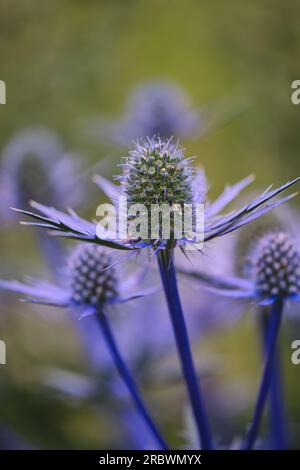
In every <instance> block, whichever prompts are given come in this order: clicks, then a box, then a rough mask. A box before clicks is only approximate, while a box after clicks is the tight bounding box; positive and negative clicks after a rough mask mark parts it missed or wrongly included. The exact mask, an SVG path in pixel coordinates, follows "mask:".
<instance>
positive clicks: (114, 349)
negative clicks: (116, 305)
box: [97, 312, 168, 450]
mask: <svg viewBox="0 0 300 470" xmlns="http://www.w3.org/2000/svg"><path fill="white" fill-rule="evenodd" d="M97 318H98V320H99V324H100V327H101V330H102V333H103V337H104V340H105V342H106V345H107V347H108V349H109V351H110V353H111V356H112V359H113V362H114V365H115V367H116V369H117V370H118V372H119V374H120V376H121V378H122V379H123V381H124V383H125V385H126V386H127V389H128V391H129V393H130V395H131V397H132V400H133V402H134V404H135V406H136V408H137V410H138V411H139V413H140V415H141V417H142V418H143V420H144V421H145V422H146V424H147V426H148V428H149V430H150V431H151V433H152V434H153V436H154V438H155V439H156V441H157V442H158V444H159V447H160V449H163V450H167V449H168V446H167V444H166V442H165V441H164V439H163V438H162V437H161V435H160V433H159V431H158V429H157V427H156V425H155V423H154V422H153V420H152V418H151V416H150V414H149V412H148V410H147V408H146V405H145V403H144V401H143V399H142V398H141V395H140V392H139V390H138V388H137V385H136V384H135V382H134V380H133V378H132V376H131V373H130V371H129V370H128V368H127V366H126V364H125V362H124V360H123V358H122V356H121V354H120V351H119V349H118V346H117V344H116V341H115V338H114V336H113V334H112V331H111V328H110V325H109V323H108V320H107V318H106V315H105V313H104V312H98V314H97Z"/></svg>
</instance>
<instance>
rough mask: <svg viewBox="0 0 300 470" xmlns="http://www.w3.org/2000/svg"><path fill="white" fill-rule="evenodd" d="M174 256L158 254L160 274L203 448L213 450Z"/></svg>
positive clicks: (166, 253) (167, 251) (163, 251)
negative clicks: (181, 300)
mask: <svg viewBox="0 0 300 470" xmlns="http://www.w3.org/2000/svg"><path fill="white" fill-rule="evenodd" d="M173 258H174V253H173V250H161V251H160V252H159V253H158V264H159V269H160V275H161V280H162V284H163V286H164V291H165V296H166V300H167V304H168V308H169V313H170V317H171V322H172V326H173V330H174V334H175V339H176V345H177V350H178V354H179V358H180V362H181V368H182V372H183V376H184V378H185V382H186V386H187V390H188V393H189V397H190V402H191V406H192V411H193V414H194V418H195V422H196V426H197V429H198V433H199V440H200V443H201V447H202V449H209V450H210V449H212V448H213V443H212V437H211V432H210V427H209V422H208V418H207V414H206V410H205V406H204V402H203V398H202V393H201V389H200V385H199V381H198V378H197V374H196V371H195V366H194V362H193V357H192V353H191V348H190V344H189V338H188V332H187V328H186V324H185V319H184V315H183V311H182V307H181V302H180V297H179V292H178V287H177V280H176V273H175V267H174V259H173Z"/></svg>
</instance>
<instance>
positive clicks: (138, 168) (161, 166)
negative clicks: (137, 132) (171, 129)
mask: <svg viewBox="0 0 300 470" xmlns="http://www.w3.org/2000/svg"><path fill="white" fill-rule="evenodd" d="M123 169H124V171H123V176H122V177H121V184H122V189H123V191H124V192H125V194H126V195H127V198H128V204H129V205H131V204H144V205H145V207H146V208H147V209H150V208H151V205H152V204H164V203H166V204H168V205H169V206H173V205H175V204H179V205H181V206H182V205H183V204H185V203H186V204H191V203H192V202H193V194H192V179H193V176H194V168H193V167H192V165H191V159H185V158H184V151H183V149H182V148H181V147H180V146H179V145H178V143H175V142H174V141H173V139H168V140H163V139H161V138H160V137H153V138H151V139H150V138H146V139H143V140H140V141H138V142H136V143H135V146H134V148H133V149H132V150H131V151H130V152H129V156H128V157H127V158H126V159H125V163H124V165H123Z"/></svg>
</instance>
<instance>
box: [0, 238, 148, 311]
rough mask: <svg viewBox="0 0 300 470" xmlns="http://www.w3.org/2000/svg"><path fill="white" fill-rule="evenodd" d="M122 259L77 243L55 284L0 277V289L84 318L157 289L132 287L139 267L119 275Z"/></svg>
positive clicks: (138, 279)
mask: <svg viewBox="0 0 300 470" xmlns="http://www.w3.org/2000/svg"><path fill="white" fill-rule="evenodd" d="M122 261H124V260H122V259H118V260H115V259H114V256H113V254H112V253H110V252H109V250H107V249H105V248H104V247H101V246H97V245H87V244H79V245H78V246H77V247H75V248H74V249H73V251H72V252H71V254H70V256H69V259H68V262H67V264H66V266H65V267H64V268H63V269H62V272H63V274H64V275H63V276H61V280H60V281H59V282H58V283H57V284H53V283H51V282H48V281H42V280H37V279H31V278H30V279H28V280H27V281H26V282H25V283H22V282H19V281H14V280H13V281H10V280H0V289H4V290H9V291H14V292H18V293H21V294H25V296H26V298H27V301H29V302H32V303H38V304H46V305H50V306H55V307H62V308H68V309H70V310H71V311H72V312H75V314H76V315H77V316H78V317H79V318H83V317H85V316H88V315H92V314H94V313H96V312H99V311H102V310H103V309H104V310H107V309H109V308H110V306H113V305H115V304H120V303H124V302H128V301H130V300H134V299H138V298H140V297H143V296H145V295H150V294H153V293H154V292H156V291H157V289H156V288H154V287H149V288H146V289H144V290H141V291H138V292H137V291H135V288H136V286H137V285H138V284H139V281H140V280H141V272H138V271H135V272H128V273H127V272H125V270H124V272H123V274H122V279H120V277H118V276H117V274H116V272H117V270H116V266H117V265H118V271H120V270H121V266H120V264H121V262H122ZM143 272H144V270H143Z"/></svg>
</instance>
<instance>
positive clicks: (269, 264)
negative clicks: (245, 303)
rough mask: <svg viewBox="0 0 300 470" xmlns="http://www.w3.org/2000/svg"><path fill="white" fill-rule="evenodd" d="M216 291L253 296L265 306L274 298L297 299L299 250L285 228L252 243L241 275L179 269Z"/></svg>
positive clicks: (235, 296) (299, 297)
mask: <svg viewBox="0 0 300 470" xmlns="http://www.w3.org/2000/svg"><path fill="white" fill-rule="evenodd" d="M181 272H182V273H183V274H184V275H186V276H188V277H190V278H193V279H198V280H199V281H200V285H202V287H203V288H204V289H206V290H208V291H210V292H212V293H215V294H217V295H220V296H223V297H227V298H232V299H243V300H253V301H255V302H256V303H257V304H258V305H261V306H266V305H271V304H273V303H275V302H276V301H278V300H280V301H293V302H300V252H299V249H298V247H297V245H296V243H295V241H294V239H293V237H292V236H291V235H290V234H289V233H287V232H285V231H271V232H270V231H268V232H266V233H264V234H263V235H261V236H260V237H258V238H257V240H256V241H255V242H254V243H253V244H252V246H251V248H250V250H249V252H248V256H247V257H246V260H245V266H244V275H243V276H242V275H240V276H234V275H233V276H222V275H220V276H215V275H213V274H212V275H210V274H207V273H205V272H203V271H201V270H197V271H195V270H194V271H192V270H190V271H189V270H181Z"/></svg>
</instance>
